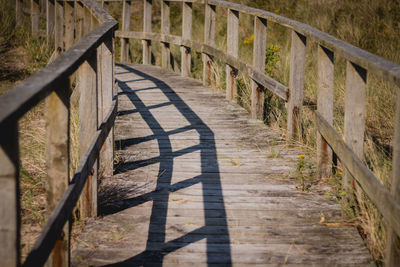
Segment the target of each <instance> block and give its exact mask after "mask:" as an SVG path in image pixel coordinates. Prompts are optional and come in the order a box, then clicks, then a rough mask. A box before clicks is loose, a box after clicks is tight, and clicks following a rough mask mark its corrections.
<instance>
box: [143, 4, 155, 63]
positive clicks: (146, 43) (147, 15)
mask: <svg viewBox="0 0 400 267" xmlns="http://www.w3.org/2000/svg"><path fill="white" fill-rule="evenodd" d="M152 6H153V0H143V9H144V10H143V12H144V15H143V32H152V29H151V10H152ZM142 46H143V64H146V65H150V64H151V41H150V40H142Z"/></svg>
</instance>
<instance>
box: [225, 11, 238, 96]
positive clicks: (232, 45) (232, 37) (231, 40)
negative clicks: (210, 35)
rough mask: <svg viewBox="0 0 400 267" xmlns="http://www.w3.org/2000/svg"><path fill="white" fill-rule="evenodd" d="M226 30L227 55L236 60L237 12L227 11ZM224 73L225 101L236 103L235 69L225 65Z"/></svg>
mask: <svg viewBox="0 0 400 267" xmlns="http://www.w3.org/2000/svg"><path fill="white" fill-rule="evenodd" d="M227 20H228V28H227V37H226V38H227V40H226V45H227V53H228V55H230V56H232V57H234V58H237V57H238V52H239V12H237V11H235V10H232V9H228V18H227ZM225 71H226V99H227V100H231V101H236V95H237V89H236V76H237V69H235V68H233V67H232V66H231V65H229V64H227V65H226V67H225Z"/></svg>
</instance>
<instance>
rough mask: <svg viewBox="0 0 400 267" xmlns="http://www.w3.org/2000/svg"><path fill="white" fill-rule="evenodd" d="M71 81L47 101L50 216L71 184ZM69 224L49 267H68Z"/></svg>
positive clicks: (64, 81) (53, 93)
mask: <svg viewBox="0 0 400 267" xmlns="http://www.w3.org/2000/svg"><path fill="white" fill-rule="evenodd" d="M69 86H70V79H61V80H60V81H59V82H58V83H57V89H56V91H54V92H52V93H51V94H50V95H49V96H48V98H47V99H46V107H47V112H46V116H47V118H46V120H47V122H46V167H47V184H48V187H47V190H46V193H47V209H48V215H49V216H50V214H51V213H52V212H53V210H54V209H55V208H56V206H57V204H58V202H59V201H60V199H61V197H62V196H63V195H64V192H65V190H66V189H67V187H68V184H69V163H70V157H69V142H70V137H69V133H70V131H69V125H70V112H69V108H70V107H69V105H70V104H69V103H70V101H69V98H70V90H69ZM69 247H70V243H69V224H68V222H67V224H66V225H65V226H64V229H63V232H62V233H61V234H60V236H59V237H58V239H57V241H56V244H55V245H54V248H53V251H52V253H51V254H50V256H49V258H48V260H47V264H46V266H69Z"/></svg>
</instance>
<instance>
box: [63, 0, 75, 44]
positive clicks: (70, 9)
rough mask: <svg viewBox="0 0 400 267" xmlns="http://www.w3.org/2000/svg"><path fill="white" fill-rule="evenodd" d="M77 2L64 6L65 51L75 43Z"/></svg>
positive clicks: (67, 3) (69, 2) (66, 3)
mask: <svg viewBox="0 0 400 267" xmlns="http://www.w3.org/2000/svg"><path fill="white" fill-rule="evenodd" d="M74 4H75V2H71V1H68V2H65V4H64V5H65V6H64V12H65V13H64V21H65V31H64V45H65V50H68V49H69V48H70V47H71V46H72V45H73V44H74V41H75V34H74V31H75V14H74V13H75V12H74V8H75V7H74V6H75V5H74Z"/></svg>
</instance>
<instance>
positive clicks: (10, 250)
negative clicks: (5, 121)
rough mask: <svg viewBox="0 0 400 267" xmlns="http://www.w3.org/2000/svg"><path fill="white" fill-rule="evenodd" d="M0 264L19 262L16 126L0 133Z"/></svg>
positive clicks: (8, 127)
mask: <svg viewBox="0 0 400 267" xmlns="http://www.w3.org/2000/svg"><path fill="white" fill-rule="evenodd" d="M0 137H1V138H0V166H1V168H0V197H1V199H2V200H1V204H0V229H1V231H0V243H1V249H0V265H1V266H13V267H14V266H15V267H16V266H19V263H20V215H19V213H20V203H19V147H18V123H17V121H15V122H14V123H12V124H9V125H7V127H6V128H2V131H1V133H0Z"/></svg>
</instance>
